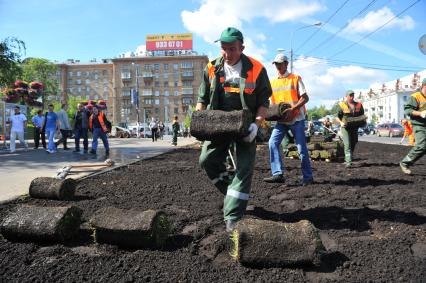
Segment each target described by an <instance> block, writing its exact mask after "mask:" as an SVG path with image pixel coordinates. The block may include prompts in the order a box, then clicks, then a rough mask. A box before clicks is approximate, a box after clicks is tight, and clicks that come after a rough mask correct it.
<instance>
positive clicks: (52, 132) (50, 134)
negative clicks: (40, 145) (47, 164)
mask: <svg viewBox="0 0 426 283" xmlns="http://www.w3.org/2000/svg"><path fill="white" fill-rule="evenodd" d="M55 132H56V129H55V128H53V129H46V136H47V137H48V139H49V143H48V145H47V149H48V150H56V146H55V141H54V140H53V139H54V138H55Z"/></svg>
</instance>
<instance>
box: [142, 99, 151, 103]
mask: <svg viewBox="0 0 426 283" xmlns="http://www.w3.org/2000/svg"><path fill="white" fill-rule="evenodd" d="M143 102H144V103H145V104H152V99H147V98H145V99H144V100H143Z"/></svg>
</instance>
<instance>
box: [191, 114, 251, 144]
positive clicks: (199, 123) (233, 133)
mask: <svg viewBox="0 0 426 283" xmlns="http://www.w3.org/2000/svg"><path fill="white" fill-rule="evenodd" d="M252 122H253V116H252V114H251V112H250V111H249V110H236V111H222V110H202V111H196V112H194V113H192V118H191V125H190V129H191V135H192V136H194V137H196V138H197V139H198V140H210V141H214V140H223V139H226V140H230V139H237V138H242V137H245V136H247V135H248V128H249V126H250V123H252Z"/></svg>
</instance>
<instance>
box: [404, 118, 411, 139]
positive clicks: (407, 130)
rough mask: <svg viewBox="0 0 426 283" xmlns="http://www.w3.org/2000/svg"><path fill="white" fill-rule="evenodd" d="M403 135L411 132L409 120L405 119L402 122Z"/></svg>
mask: <svg viewBox="0 0 426 283" xmlns="http://www.w3.org/2000/svg"><path fill="white" fill-rule="evenodd" d="M403 126H404V135H407V136H408V135H411V134H412V133H413V127H412V126H411V122H410V121H406V122H405V123H404V124H403Z"/></svg>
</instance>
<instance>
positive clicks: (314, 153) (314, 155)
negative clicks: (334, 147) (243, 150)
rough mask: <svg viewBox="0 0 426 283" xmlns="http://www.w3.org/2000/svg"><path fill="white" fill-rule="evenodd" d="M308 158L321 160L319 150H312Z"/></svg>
mask: <svg viewBox="0 0 426 283" xmlns="http://www.w3.org/2000/svg"><path fill="white" fill-rule="evenodd" d="M309 156H310V157H311V158H312V159H314V160H316V159H319V158H321V150H312V151H310V152H309Z"/></svg>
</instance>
